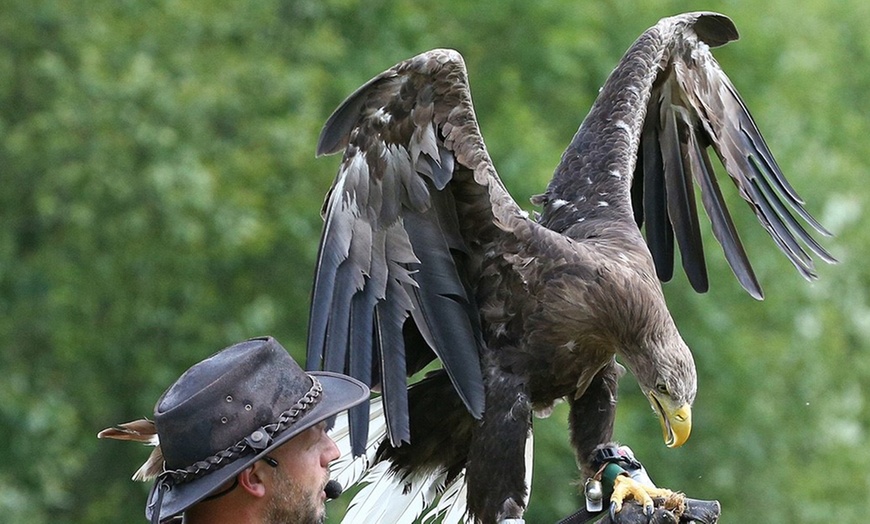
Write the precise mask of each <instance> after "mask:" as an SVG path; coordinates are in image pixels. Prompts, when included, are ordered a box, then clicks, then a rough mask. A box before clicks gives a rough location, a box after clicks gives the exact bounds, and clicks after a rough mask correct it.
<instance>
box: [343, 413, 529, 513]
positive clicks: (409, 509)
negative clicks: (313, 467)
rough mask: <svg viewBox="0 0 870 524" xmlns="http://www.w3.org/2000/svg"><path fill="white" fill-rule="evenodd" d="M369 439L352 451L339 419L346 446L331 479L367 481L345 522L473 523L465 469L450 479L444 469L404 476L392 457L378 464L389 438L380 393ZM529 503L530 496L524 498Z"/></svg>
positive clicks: (346, 482)
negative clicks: (393, 469)
mask: <svg viewBox="0 0 870 524" xmlns="http://www.w3.org/2000/svg"><path fill="white" fill-rule="evenodd" d="M370 414H371V415H370V420H369V438H368V441H367V442H366V448H365V453H364V454H363V455H361V456H359V457H355V458H354V457H352V456H351V448H350V433H349V428H348V421H347V415H346V414H342V415H339V417H338V418H337V419H336V423H335V426H334V428H333V430H332V432H331V436H332V439H333V440H334V441H335V443H336V444H337V445H338V448H339V450H340V451H341V454H342V456H341V458H339V459H338V460H337V461H335V462H333V463H332V465H331V467H330V470H331V478H333V479H335V480H337V481H339V482H341V484H342V486H344V487H345V489H347V488H349V487H350V486H352V485H354V484H357V483H362V484H365V486H364V487H363V488H362V489H361V490H360V491H359V492H358V493H357V494H356V496H354V498H353V500H351V502H350V505H349V506H348V509H347V513H346V514H345V516H344V518H343V519H342V523H346V524H354V523H358V522H390V523H394V524H413V523H415V522H419V523H422V524H430V523H434V522H440V523H441V524H470V523H472V522H473V520H472V518H471V517H470V516H469V514H468V511H467V508H466V494H467V485H466V478H465V471H464V470H463V471H462V472H461V473H459V475H457V476H456V478H454V479H453V480H452V482H450V483H449V484H448V483H447V472H446V471H445V470H438V471H434V472H432V471H430V472H420V473H412V474H410V475H409V476H407V477H406V478H400V477H398V476H397V475H395V474H394V473H392V472H390V471H389V468H390V464H389V463H388V462H380V463H377V464H375V463H374V459H375V452H376V451H377V447H378V445H379V444H380V441H381V440H383V439H384V438H385V437H386V432H387V426H386V419H385V418H384V408H383V404H382V403H381V399H380V397H378V398H375V399H372V400H371V406H370ZM532 453H533V442H532V436H531V433H530V434H529V438H528V439H527V440H526V453H525V458H526V485H527V486H528V487H529V493H530V492H531V481H532ZM524 502H525V503H526V504H528V498H527V499H526V500H525V501H524Z"/></svg>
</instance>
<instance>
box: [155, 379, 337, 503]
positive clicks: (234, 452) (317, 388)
mask: <svg viewBox="0 0 870 524" xmlns="http://www.w3.org/2000/svg"><path fill="white" fill-rule="evenodd" d="M308 377H309V378H310V379H311V388H309V390H308V391H307V392H306V393H305V394H304V395H303V396H302V398H300V399H299V400H297V401H296V402H295V403H294V404H293V405H292V406H290V408H289V409H287V410H286V411H284V412H282V413H281V414H280V415H279V416H278V420H277V421H275V422H273V423H271V424H267V425H265V426H263V427H261V428H259V429H257V430H255V431H253V432H252V433H251V434H250V435H248V436H247V437H245V438H244V439H242V440H240V441H238V442H236V443H235V444H233V445H232V446H230V447H228V448H227V449H224V450H221V451H218V452H217V453H215V454H214V455H212V456H210V457H206V458H204V459H203V460H199V461H197V462H195V463H193V464H192V465H190V466H187V467H186V468H180V469H168V470H164V471H163V472H162V473H160V475H158V482H159V483H161V484H163V485H164V486H165V485H167V484H169V485H174V484H183V483H185V482H190V481H191V480H194V479H197V478H199V477H201V476H203V475H205V474H206V473H209V472H211V471H214V470H217V469H220V468H221V467H223V466H224V465H226V464H229V463H231V462H233V461H234V460H236V459H237V458H238V457H239V456H241V455H243V454H244V453H246V452H247V451H248V450H253V451H254V452H257V451H261V450H263V449H266V448H267V447H269V445H270V444H271V443H272V439H273V438H274V436H275V435H276V434H278V433H281V432H282V431H284V430H285V429H287V427H289V426H290V425H291V424H293V423H294V422H296V421H297V420H298V419H300V418H301V417H302V416H303V415H305V413H307V412H308V411H309V410H310V409H311V408H313V407H314V406H315V405H317V403H318V402H319V401H320V399H321V394H322V393H323V386H321V385H320V382H319V381H318V380H317V379H316V378H314V377H313V376H311V375H308ZM167 487H168V486H167Z"/></svg>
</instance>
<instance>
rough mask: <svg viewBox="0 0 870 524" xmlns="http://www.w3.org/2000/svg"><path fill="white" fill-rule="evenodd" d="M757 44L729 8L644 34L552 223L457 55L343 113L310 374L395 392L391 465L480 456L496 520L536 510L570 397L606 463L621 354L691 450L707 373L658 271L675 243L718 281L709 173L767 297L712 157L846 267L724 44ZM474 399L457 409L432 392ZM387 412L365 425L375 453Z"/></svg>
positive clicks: (731, 240) (330, 126)
mask: <svg viewBox="0 0 870 524" xmlns="http://www.w3.org/2000/svg"><path fill="white" fill-rule="evenodd" d="M736 37H737V32H736V29H735V28H734V26H733V25H732V23H731V21H730V20H729V19H728V18H726V17H724V16H722V15H717V14H713V13H690V14H685V15H680V16H676V17H672V18H667V19H663V20H662V21H660V22H659V23H658V24H657V25H656V26H654V27H652V28H651V29H649V30H648V31H646V32H644V33H643V34H642V35H641V36H640V37H639V38H638V40H637V41H636V42H635V43H634V44H633V45H632V47H631V48H630V49H629V50H628V52H627V53H626V55H625V56H624V57H623V59H622V60H621V62H620V63H619V65H618V66H617V67H616V69H614V71H613V73H612V74H611V76H610V77H609V78H608V80H607V83H606V84H605V85H604V87H603V88H602V90H601V92H600V94H599V97H598V99H597V100H596V102H595V104H594V106H593V108H592V110H591V111H590V113H589V115H588V116H587V117H586V119H585V120H584V121H583V124H582V125H581V127H580V129H579V131H578V132H577V134H576V135H575V136H574V139H573V140H572V141H571V144H570V145H569V146H568V148H567V150H566V151H565V153H564V154H563V156H562V160H561V163H560V164H559V166H558V167H557V168H556V172H555V174H554V176H553V179H552V181H551V182H550V184H549V186H548V187H547V190H546V192H545V193H544V194H543V195H540V196H539V197H536V198H535V199H534V202H535V203H536V204H537V205H540V206H542V211H541V213H540V216H537V217H533V218H532V217H529V216H528V215H527V214H526V213H524V212H523V211H522V209H521V208H520V207H519V206H518V205H517V204H516V202H515V201H514V200H513V198H511V196H510V195H509V194H508V192H507V191H506V189H505V187H504V186H503V184H502V182H501V180H500V179H499V178H498V175H497V174H496V171H495V168H494V167H493V165H492V162H491V160H490V158H489V155H488V154H487V152H486V149H485V146H484V143H483V139H482V137H481V135H480V131H479V129H478V125H477V120H476V118H475V115H474V110H473V108H472V103H471V96H470V91H469V87H468V81H467V77H466V71H465V65H464V63H463V60H462V57H461V56H460V55H459V54H458V53H457V52H455V51H450V50H435V51H430V52H428V53H424V54H421V55H419V56H416V57H414V58H411V59H409V60H407V61H405V62H402V63H400V64H398V65H396V66H394V67H393V68H391V69H389V70H387V71H385V72H384V73H382V74H380V75H378V76H377V77H375V78H373V79H372V80H370V81H369V82H367V83H366V84H365V85H363V86H362V87H361V88H360V89H359V90H357V91H356V92H355V93H354V94H352V95H351V96H350V97H349V98H348V99H347V100H346V101H345V102H344V103H343V104H342V105H341V106H340V107H339V108H338V109H337V110H336V111H335V113H334V114H333V115H332V116H331V117H330V119H329V120H328V122H327V123H326V125H325V127H324V129H323V133H322V134H321V137H320V143H319V146H318V154H330V153H335V152H338V151H344V157H343V159H342V162H341V167H340V170H339V173H338V176H337V177H336V180H335V183H334V185H333V187H332V189H331V190H330V193H329V195H328V197H327V201H326V203H325V206H324V220H325V224H324V230H323V236H322V239H321V246H320V253H319V257H318V265H317V273H316V279H315V285H314V290H313V301H312V308H311V319H310V332H309V345H308V366H310V367H312V368H316V367H321V366H322V367H323V368H324V369H327V370H331V371H342V372H346V373H349V374H351V375H353V376H355V377H357V378H359V379H361V380H363V381H365V382H367V383H369V384H371V385H372V386H374V387H375V388H380V391H381V392H382V393H383V400H384V405H385V411H386V417H387V427H388V437H389V438H388V442H385V444H384V445H383V446H382V448H381V451H380V457H381V458H383V459H386V460H390V461H392V462H393V467H394V470H395V471H396V472H398V473H400V474H407V473H408V472H412V471H415V470H419V469H425V468H437V467H443V468H447V469H448V470H449V471H455V470H457V469H458V468H459V469H461V467H462V466H465V467H466V468H467V479H468V504H469V509H470V511H471V513H472V515H473V516H474V517H475V518H476V519H478V520H480V521H483V522H493V521H496V520H499V519H502V518H520V517H521V516H522V513H523V511H524V508H525V504H526V495H527V488H526V486H525V482H524V477H523V475H524V469H525V466H524V463H523V450H524V446H525V441H526V438H527V436H528V434H529V432H530V431H531V419H530V417H531V413H532V412H533V411H534V410H547V409H548V408H549V407H550V406H551V405H552V403H553V402H555V401H557V400H559V399H562V398H564V399H566V400H567V401H568V402H570V403H571V416H570V423H571V431H572V436H571V440H572V444H573V446H574V448H575V451H576V454H577V458H578V460H579V461H580V462H581V464H582V465H584V467H585V466H586V465H587V462H586V461H587V459H588V455H589V453H590V451H591V450H592V449H593V448H594V447H595V445H597V444H599V443H601V442H606V441H609V440H610V439H611V436H612V430H613V413H614V409H615V404H616V378H617V377H618V375H619V373H620V372H621V371H620V370H621V368H620V366H619V365H618V364H617V363H616V357H618V358H619V359H620V360H621V361H622V363H624V364H625V365H626V366H627V367H628V368H629V369H630V370H631V372H632V373H633V374H634V375H635V377H636V378H637V380H638V383H639V384H640V386H641V389H642V390H643V391H644V393H645V394H646V395H647V396H648V397H649V399H650V403H651V405H652V406H653V408H654V409H655V410H656V412H657V413H658V414H659V416H660V417H661V421H662V427H663V431H664V433H665V439H666V442H667V444H668V445H671V446H676V445H680V444H681V443H682V442H683V441H684V440H685V439H686V438H688V432H689V429H690V424H691V418H690V414H691V411H690V409H691V404H692V402H693V400H694V398H695V393H696V376H695V366H694V362H693V359H692V355H691V353H690V351H689V349H688V347H687V345H686V344H685V342H684V341H683V339H682V338H681V337H680V334H679V332H678V331H677V328H676V326H675V324H674V322H673V319H672V318H671V315H670V313H669V312H668V309H667V306H666V304H665V301H664V298H663V295H662V291H661V286H660V283H659V279H660V278H661V279H667V278H669V277H670V275H671V273H672V271H673V253H674V238H676V240H677V244H678V245H679V247H680V252H681V255H682V261H683V267H684V268H685V271H686V273H687V275H688V277H689V280H690V282H691V283H692V285H693V286H694V287H695V288H696V289H697V290H698V291H704V290H706V289H707V286H708V283H707V272H706V268H705V266H704V254H703V251H702V247H701V237H700V227H699V223H698V216H697V207H698V206H697V205H696V202H695V200H694V195H695V191H694V188H693V184H694V183H695V182H697V183H698V184H699V186H700V188H701V195H702V205H703V207H704V209H705V210H706V212H707V214H708V215H709V217H710V219H711V222H712V226H713V232H714V235H715V237H716V238H717V240H718V241H719V242H720V244H721V245H722V247H723V249H724V252H725V256H726V258H727V260H728V262H729V264H730V265H731V267H732V268H733V269H734V272H735V274H736V276H737V278H738V280H739V282H740V283H741V285H742V286H743V287H744V288H746V290H747V291H748V292H749V293H750V294H751V295H752V296H754V297H757V298H761V297H762V291H761V287H760V285H759V284H758V282H757V279H756V277H755V275H754V274H753V272H752V268H751V266H750V264H749V261H748V259H747V257H746V254H745V252H744V250H743V248H742V245H741V243H740V240H739V238H738V237H737V233H736V231H735V228H734V225H733V223H732V221H731V218H730V215H729V213H728V210H727V207H726V206H725V203H724V201H723V199H722V195H721V193H720V192H719V189H718V186H717V182H716V178H715V176H714V175H715V174H714V172H713V169H712V167H711V164H710V161H709V158H708V157H707V152H706V151H707V149H708V148H709V147H712V148H713V150H714V151H715V153H716V154H717V155H718V156H719V158H720V159H721V160H722V163H723V165H724V167H725V168H726V170H727V171H728V174H729V175H730V176H731V178H732V180H733V181H734V182H735V184H736V185H737V187H738V188H739V190H740V194H741V196H742V197H743V198H744V199H745V200H746V201H747V202H748V203H749V204H750V206H751V207H752V209H753V210H754V212H755V214H756V216H757V217H758V219H759V221H760V222H761V224H762V226H763V227H765V229H766V230H767V231H768V232H769V233H770V234H771V236H772V237H773V239H774V240H775V242H776V244H777V245H778V246H779V247H780V249H781V250H782V251H783V252H784V253H785V254H786V255H787V256H788V258H789V260H791V261H792V263H793V264H794V265H795V266H796V267H797V268H798V270H799V271H800V273H801V274H802V275H803V276H805V277H806V278H812V277H814V272H813V260H812V258H811V256H810V253H815V254H816V255H818V256H819V257H820V258H822V259H823V260H826V261H829V262H831V261H833V258H832V257H831V256H830V255H829V254H828V253H827V252H826V251H825V250H824V248H822V247H821V246H820V245H819V244H818V243H817V242H816V241H815V240H814V239H813V238H812V237H811V236H810V235H809V234H808V233H807V232H806V231H805V229H804V228H803V227H802V226H801V225H800V224H799V223H798V221H797V220H796V219H795V218H793V216H792V212H794V213H796V214H797V215H799V216H800V217H801V218H802V219H804V220H805V221H806V222H807V223H809V224H810V225H811V226H812V227H813V228H815V229H816V230H817V231H820V232H822V233H825V231H824V229H823V228H822V227H821V226H820V225H819V224H818V223H817V222H816V221H815V220H814V219H813V218H812V217H811V216H810V215H809V214H808V213H807V212H806V211H805V210H804V209H803V207H802V201H801V200H800V199H799V198H798V197H797V195H796V194H795V192H794V190H793V189H792V188H791V187H790V186H789V184H788V182H787V181H786V180H785V178H784V177H783V175H782V173H781V172H780V170H779V167H778V166H777V164H776V162H775V161H774V159H773V156H772V155H771V153H770V151H769V150H768V148H767V146H766V145H765V143H764V139H763V138H762V137H761V135H760V133H759V132H758V130H757V128H756V126H755V124H754V122H753V121H752V118H751V116H750V114H749V112H748V111H747V109H746V107H745V106H744V104H743V102H742V101H741V99H740V98H739V96H738V94H737V92H736V90H735V89H734V87H733V86H732V85H731V83H730V81H729V80H728V79H727V77H726V76H725V74H724V73H723V72H722V71H721V69H720V68H719V66H718V64H717V63H716V62H715V60H714V59H713V57H712V55H711V54H710V51H709V49H708V46H717V45H722V44H725V43H727V42H728V41H730V40H734V39H736ZM788 208H790V209H791V210H792V212H790V211H789V210H788ZM641 226H644V229H645V231H646V239H644V237H643V235H642V234H641V229H640V227H641ZM804 246H805V247H804ZM436 357H437V358H438V359H439V360H440V361H441V365H442V368H443V371H441V372H439V373H438V374H436V375H435V377H433V378H432V379H431V380H429V381H425V382H422V383H420V384H418V385H417V386H415V388H416V389H415V390H414V392H413V394H412V395H411V397H410V401H409V395H408V392H407V389H406V387H407V383H406V377H407V376H410V375H411V374H413V373H415V372H417V371H418V370H420V369H422V368H423V367H424V366H425V365H427V364H428V363H429V362H431V361H432V360H433V359H435V358H436ZM450 385H452V387H449V386H450ZM427 388H428V389H427ZM436 392H437V393H436ZM453 393H455V394H457V395H458V401H455V400H453V399H450V400H447V399H445V401H444V402H442V403H433V402H431V398H432V397H431V395H434V394H437V395H439V396H440V398H443V397H444V396H445V395H452V394H453ZM416 399H428V402H426V403H425V407H424V403H423V402H422V401H420V402H418V401H417V400H416ZM462 406H464V413H460V414H459V415H457V414H456V410H457V409H459V410H460V411H462V410H461V407H462ZM439 410H441V412H439ZM448 411H450V413H449V414H448V413H447V412H448ZM457 416H458V417H459V418H458V419H457V418H456V417H457ZM447 417H449V420H450V421H451V423H450V425H449V426H448V425H443V424H442V425H439V421H441V420H445V419H446V418H447ZM366 421H367V418H366V416H365V413H364V412H359V411H354V412H352V413H351V435H352V440H353V442H354V451H355V452H357V453H359V452H361V450H362V446H363V442H364V440H365V431H366V426H365V425H366ZM444 432H452V433H454V434H458V435H465V436H466V437H464V441H463V442H462V443H457V442H451V449H450V450H449V451H448V450H443V449H441V448H439V446H437V445H432V444H431V442H440V441H444V436H443V433H444ZM439 439H440V440H439Z"/></svg>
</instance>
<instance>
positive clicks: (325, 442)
mask: <svg viewBox="0 0 870 524" xmlns="http://www.w3.org/2000/svg"><path fill="white" fill-rule="evenodd" d="M270 456H271V457H272V458H274V459H275V460H277V461H278V467H277V468H275V470H274V475H272V477H271V480H272V482H271V486H270V488H271V490H270V492H271V496H270V499H269V502H268V506H267V510H266V519H265V520H266V522H267V523H268V524H278V523H288V522H289V523H298V524H320V523H322V522H323V520H324V519H325V518H326V507H325V503H326V494H325V493H324V492H323V488H324V486H326V483H327V481H329V463H330V462H332V461H333V460H335V459H337V458H338V457H339V451H338V448H337V447H336V445H335V443H334V442H333V441H332V439H331V438H329V436H327V434H326V422H321V423H320V424H317V425H316V426H313V427H311V428H309V429H307V430H305V431H304V432H302V433H300V434H299V435H297V436H296V437H293V438H292V439H290V440H289V441H288V442H287V443H286V444H284V445H282V446H280V447H279V448H277V449H275V451H274V452H272V453H271V454H270Z"/></svg>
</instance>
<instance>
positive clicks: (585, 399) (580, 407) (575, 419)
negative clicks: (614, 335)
mask: <svg viewBox="0 0 870 524" xmlns="http://www.w3.org/2000/svg"><path fill="white" fill-rule="evenodd" d="M623 373H625V369H624V368H623V367H622V366H620V365H619V364H618V363H617V362H616V360H615V359H614V360H611V361H610V363H609V364H607V365H606V366H604V367H603V368H602V369H601V371H599V372H598V374H597V375H595V378H593V379H592V381H591V382H590V383H589V386H588V387H587V388H586V391H585V392H584V393H583V395H581V396H580V397H579V398H575V399H574V400H572V401H571V411H570V414H569V417H568V427H569V430H570V432H571V445H572V446H573V447H574V453H575V454H576V457H577V462H578V463H579V464H580V466H581V468H582V470H583V471H582V473H583V475H584V476H585V477H591V476H592V475H594V474H595V473H596V472H595V471H594V469H593V466H592V460H591V459H592V454H593V452H594V451H595V448H596V447H597V446H598V445H599V444H604V443H607V442H610V441H611V440H612V438H613V423H614V420H615V419H616V399H617V386H618V382H619V377H621V376H622V375H623Z"/></svg>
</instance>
